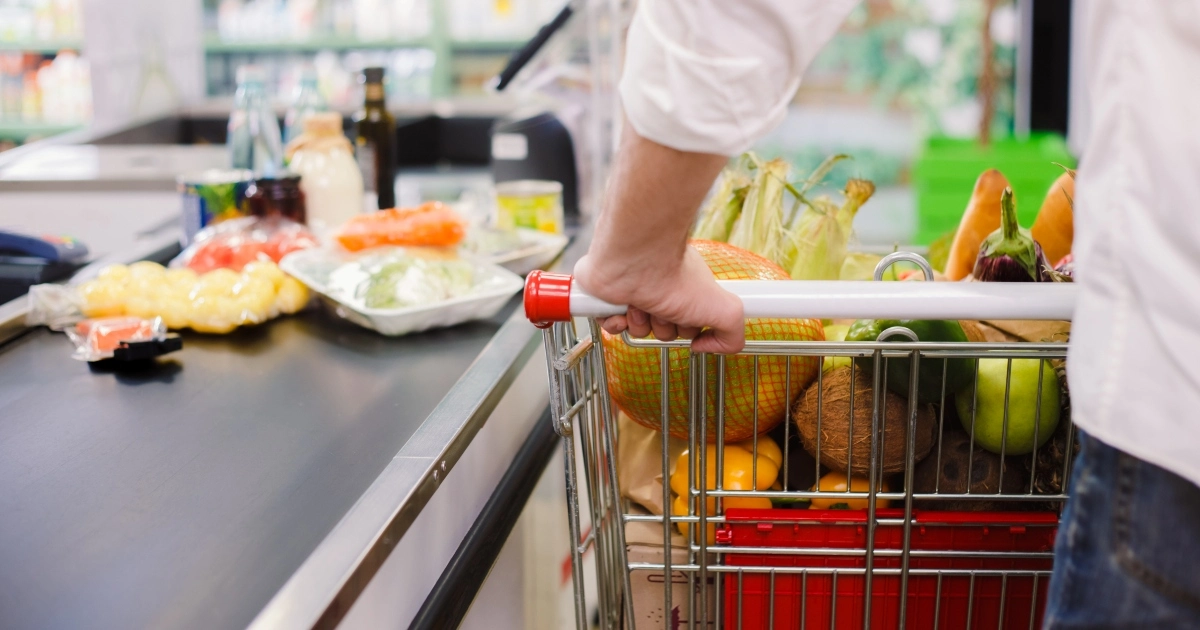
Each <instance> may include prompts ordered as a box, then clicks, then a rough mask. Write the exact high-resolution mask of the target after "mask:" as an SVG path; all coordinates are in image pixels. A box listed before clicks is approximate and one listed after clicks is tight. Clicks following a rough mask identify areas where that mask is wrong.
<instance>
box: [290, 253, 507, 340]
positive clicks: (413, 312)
mask: <svg viewBox="0 0 1200 630" xmlns="http://www.w3.org/2000/svg"><path fill="white" fill-rule="evenodd" d="M280 266H281V267H282V268H283V269H284V271H286V272H287V273H288V274H291V275H293V276H295V277H296V278H297V279H298V280H300V281H301V282H303V283H304V284H306V285H307V286H308V287H309V288H311V289H312V290H313V291H315V292H317V293H319V294H321V295H323V296H325V298H326V299H327V300H329V301H330V302H332V303H333V304H334V306H335V311H336V312H337V314H338V315H340V316H342V317H344V318H346V319H348V320H350V321H352V322H354V323H356V324H359V325H360V326H363V327H366V328H370V329H372V330H376V331H378V332H381V333H383V334H385V335H403V334H408V333H411V332H417V331H421V330H426V329H429V328H438V327H444V326H453V325H455V324H459V323H462V322H465V321H470V320H474V319H484V318H487V317H491V316H492V315H495V314H496V312H498V311H499V310H500V309H501V308H503V306H504V304H505V303H507V302H508V300H509V298H510V297H512V295H513V294H514V293H516V292H517V291H519V290H520V289H521V287H522V286H524V283H523V281H522V280H521V278H520V277H519V276H517V275H515V274H513V273H512V272H510V271H508V270H506V269H503V268H501V267H498V266H496V265H491V264H487V263H483V262H479V261H476V260H472V259H464V258H459V257H458V255H457V254H456V253H454V252H453V250H444V249H424V248H410V249H404V248H398V247H381V248H375V249H371V250H368V251H365V252H361V253H357V254H355V253H347V252H343V251H339V250H333V249H309V250H304V251H299V252H295V253H293V254H290V255H289V256H287V257H286V258H284V259H283V261H282V262H281V263H280Z"/></svg>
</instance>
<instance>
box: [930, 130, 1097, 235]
mask: <svg viewBox="0 0 1200 630" xmlns="http://www.w3.org/2000/svg"><path fill="white" fill-rule="evenodd" d="M1053 162H1058V163H1059V164H1062V165H1064V166H1069V167H1071V168H1074V167H1075V158H1074V157H1072V156H1071V154H1070V152H1069V151H1068V150H1067V143H1066V141H1065V140H1064V139H1063V138H1062V136H1059V135H1057V134H1031V135H1030V136H1029V138H1028V139H1026V140H1017V139H1015V138H1000V139H995V140H993V141H992V143H991V145H990V146H988V147H987V148H984V147H981V146H980V145H979V144H978V143H977V142H976V141H974V140H962V139H956V138H944V137H933V138H930V139H929V140H928V141H927V142H926V144H925V147H924V149H923V150H922V152H921V154H920V155H919V156H918V157H917V160H916V162H915V163H914V165H913V185H914V187H915V188H916V193H917V234H916V238H915V240H916V242H917V243H918V244H921V245H928V244H929V243H931V242H933V241H934V240H935V239H937V238H938V237H939V236H942V235H943V234H946V233H948V232H953V231H954V230H956V229H958V223H959V220H961V219H962V213H963V210H966V208H967V201H969V200H970V198H971V191H972V190H973V189H974V188H975V180H976V179H978V178H979V174H980V173H982V172H984V171H985V170H987V169H989V168H996V169H999V170H1000V172H1001V173H1004V176H1005V177H1007V178H1008V181H1009V183H1010V184H1012V188H1013V194H1014V195H1015V197H1016V200H1017V215H1018V217H1019V219H1020V222H1021V225H1022V226H1024V227H1029V226H1031V225H1033V220H1034V218H1035V217H1037V212H1038V208H1040V207H1041V205H1042V199H1043V198H1044V197H1045V196H1046V191H1048V190H1050V185H1051V184H1053V183H1054V180H1055V179H1057V178H1058V176H1059V175H1061V174H1062V169H1060V168H1059V167H1057V166H1055V165H1054V164H1053Z"/></svg>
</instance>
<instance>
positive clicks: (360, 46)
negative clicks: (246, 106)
mask: <svg viewBox="0 0 1200 630" xmlns="http://www.w3.org/2000/svg"><path fill="white" fill-rule="evenodd" d="M429 46H430V40H429V39H426V38H414V39H382V40H361V39H356V38H353V37H334V36H331V37H313V38H309V39H304V40H280V41H237V40H234V41H226V40H222V39H221V38H219V37H208V38H206V39H205V41H204V52H206V53H208V54H254V53H279V54H287V53H304V52H319V51H322V50H333V51H346V50H390V49H395V48H426V47H429Z"/></svg>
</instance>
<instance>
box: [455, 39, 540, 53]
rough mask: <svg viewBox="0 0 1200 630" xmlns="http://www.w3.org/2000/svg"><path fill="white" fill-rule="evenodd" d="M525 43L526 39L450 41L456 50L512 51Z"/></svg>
mask: <svg viewBox="0 0 1200 630" xmlns="http://www.w3.org/2000/svg"><path fill="white" fill-rule="evenodd" d="M524 45H525V40H515V39H479V40H457V41H453V42H451V43H450V47H451V48H452V49H454V51H455V52H479V53H492V52H495V53H510V52H512V51H514V50H516V49H518V48H520V47H521V46H524Z"/></svg>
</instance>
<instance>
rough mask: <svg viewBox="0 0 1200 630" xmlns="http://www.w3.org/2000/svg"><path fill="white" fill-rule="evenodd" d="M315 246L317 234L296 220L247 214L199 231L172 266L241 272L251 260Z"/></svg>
mask: <svg viewBox="0 0 1200 630" xmlns="http://www.w3.org/2000/svg"><path fill="white" fill-rule="evenodd" d="M316 245H317V239H316V237H314V236H313V234H312V232H311V231H309V229H308V228H307V227H305V226H303V225H301V224H299V223H296V222H294V221H289V220H287V219H284V218H281V217H269V218H261V217H246V218H243V219H234V220H231V221H223V222H221V223H218V224H216V225H213V226H210V227H207V228H205V229H203V230H201V231H200V232H199V233H198V234H197V235H196V237H195V240H194V241H193V242H192V244H191V245H190V246H189V247H188V248H187V249H186V250H184V251H183V253H182V254H180V255H179V257H178V258H176V259H175V260H173V261H171V266H172V267H187V268H189V269H191V270H192V271H195V272H196V273H199V274H203V273H207V272H209V271H212V270H214V269H232V270H233V271H241V270H242V269H243V268H244V267H245V266H246V265H248V264H250V263H252V262H255V261H270V262H275V263H277V262H279V261H280V259H282V258H283V257H284V256H286V255H288V254H290V253H291V252H294V251H296V250H300V249H307V248H309V247H316Z"/></svg>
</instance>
